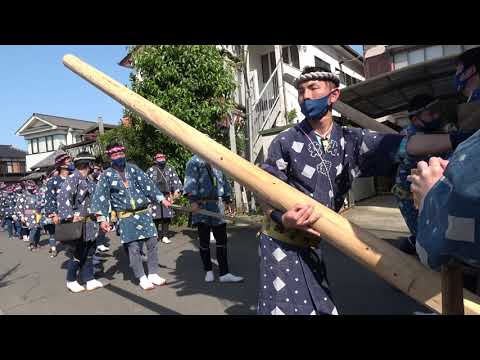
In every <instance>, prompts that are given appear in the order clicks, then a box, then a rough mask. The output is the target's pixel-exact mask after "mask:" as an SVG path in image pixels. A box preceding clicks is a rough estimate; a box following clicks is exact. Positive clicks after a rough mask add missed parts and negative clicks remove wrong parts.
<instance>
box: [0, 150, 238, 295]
mask: <svg viewBox="0 0 480 360" xmlns="http://www.w3.org/2000/svg"><path fill="white" fill-rule="evenodd" d="M106 153H107V154H108V156H109V157H110V160H111V164H109V165H107V166H105V168H103V167H102V166H101V165H100V164H98V163H96V158H95V157H94V156H93V155H92V154H90V153H88V152H82V153H80V154H78V155H77V156H76V157H75V158H73V159H72V157H70V156H69V155H68V154H67V153H62V154H60V155H58V156H57V157H56V158H55V166H54V169H53V171H52V172H51V173H50V174H49V175H48V176H42V177H40V178H38V179H37V180H35V181H32V180H29V181H22V182H20V183H17V184H11V185H8V186H7V185H5V184H0V216H1V218H2V220H1V221H2V222H1V228H2V230H4V231H5V230H6V231H7V232H8V238H9V239H19V240H23V241H24V242H28V247H27V249H28V250H29V251H38V250H39V249H40V245H39V244H40V237H41V235H42V232H43V233H45V234H48V235H49V240H48V243H49V254H50V257H52V258H53V257H56V256H57V254H58V247H60V248H62V249H64V250H65V253H66V254H67V256H68V257H69V261H68V266H67V274H66V280H67V281H66V286H67V289H68V290H70V291H71V292H73V293H78V292H82V291H85V290H87V291H92V290H95V289H98V288H101V287H103V284H102V283H101V282H100V281H98V280H97V279H95V265H96V264H99V263H100V262H101V258H100V257H98V256H96V255H95V254H96V252H97V251H98V252H106V251H109V248H108V247H107V246H106V234H108V233H109V232H110V231H116V233H117V235H118V236H119V237H120V241H121V244H122V245H123V248H124V250H125V252H126V254H127V256H128V258H129V262H130V266H131V268H132V271H133V273H134V275H135V277H136V278H137V279H138V281H139V285H140V287H141V288H142V289H144V290H151V289H153V288H154V287H155V286H162V285H165V284H166V283H167V281H166V279H164V278H162V277H160V276H159V274H158V273H159V265H158V246H157V243H158V242H159V241H162V242H163V243H165V244H169V243H171V240H170V239H169V238H168V235H169V224H170V223H171V221H172V218H173V217H174V211H173V210H172V208H171V205H172V203H173V202H174V201H175V200H176V199H178V198H179V197H180V196H182V194H183V185H182V181H181V180H180V179H179V177H178V175H177V172H176V171H175V169H174V168H173V167H172V166H171V165H169V164H167V162H166V156H165V155H164V154H161V153H158V154H156V155H155V157H154V165H153V166H151V167H150V168H149V169H148V170H147V171H146V172H144V171H142V170H141V169H140V168H139V167H138V166H136V165H134V164H133V163H130V162H127V161H126V155H125V147H124V146H122V145H120V144H117V143H115V144H111V145H109V146H108V147H107V151H106ZM192 161H193V162H194V163H195V171H196V172H195V173H191V171H189V170H188V171H187V177H186V180H185V183H186V184H187V187H189V188H190V189H191V192H190V194H187V195H190V196H192V198H195V196H196V195H197V191H198V194H199V195H201V196H202V198H201V199H200V198H199V199H198V200H197V202H198V204H195V205H196V206H197V207H196V208H200V207H205V208H206V209H209V210H213V211H217V212H219V211H220V210H219V209H220V208H221V209H223V208H224V206H223V205H220V204H218V203H219V202H221V203H222V204H223V202H224V201H225V202H227V203H230V186H229V184H228V181H227V180H226V178H225V176H224V175H223V173H222V172H221V171H219V170H217V169H212V168H211V166H210V165H209V164H207V163H206V162H204V161H202V160H201V159H199V158H198V157H196V156H194V157H193V158H192ZM190 163H191V162H189V164H190ZM187 168H188V166H187ZM203 168H208V169H207V170H205V173H206V174H208V177H207V178H206V177H205V174H204V173H203V172H202V169H203ZM205 182H208V184H207V183H205ZM203 183H205V184H203ZM212 184H221V189H220V188H219V187H218V186H212ZM197 185H198V186H200V187H199V188H198V190H197V189H196V188H195V187H196V186H197ZM215 199H216V201H215ZM207 203H208V204H207ZM195 205H194V208H195ZM192 223H193V224H194V225H198V226H199V238H200V243H201V244H202V246H201V250H200V253H201V257H200V258H201V260H202V261H203V265H204V269H205V271H206V281H209V282H211V281H213V280H214V275H213V270H212V262H211V258H210V249H209V247H210V240H211V237H213V238H214V239H215V240H216V243H217V257H218V261H219V264H220V276H219V280H220V282H241V281H242V280H243V278H242V277H239V276H235V275H233V274H231V273H230V272H229V271H228V262H227V249H226V242H227V234H226V224H225V222H224V221H223V220H221V219H214V220H212V219H210V218H208V217H205V216H202V215H193V217H192ZM66 224H77V225H79V224H80V225H79V226H80V227H81V230H80V231H81V235H80V236H79V237H78V238H76V237H74V236H75V235H74V234H75V232H74V231H72V237H71V238H69V237H68V232H69V231H71V229H70V228H65V225H66ZM62 229H63V230H62ZM65 229H66V230H65ZM56 231H57V236H60V231H62V234H63V235H62V240H61V241H60V243H59V241H57V239H56V236H55V234H56ZM65 231H66V232H67V238H65V234H64V233H65ZM207 247H208V249H207ZM144 262H146V263H147V269H148V274H146V273H145V270H144V266H143V263H144ZM82 284H83V285H82Z"/></svg>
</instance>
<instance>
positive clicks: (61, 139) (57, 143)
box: [53, 135, 67, 150]
mask: <svg viewBox="0 0 480 360" xmlns="http://www.w3.org/2000/svg"><path fill="white" fill-rule="evenodd" d="M66 143H67V136H66V135H55V136H54V142H53V144H54V147H55V150H58V149H59V148H60V147H61V146H62V145H65V144H66Z"/></svg>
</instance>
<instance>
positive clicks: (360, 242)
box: [63, 55, 480, 314]
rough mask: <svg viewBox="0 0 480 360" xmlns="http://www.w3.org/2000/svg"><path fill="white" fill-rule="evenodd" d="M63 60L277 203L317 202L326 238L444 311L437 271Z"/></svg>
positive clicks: (74, 61)
mask: <svg viewBox="0 0 480 360" xmlns="http://www.w3.org/2000/svg"><path fill="white" fill-rule="evenodd" d="M63 63H64V64H65V66H67V67H68V68H69V69H70V70H72V71H73V72H75V73H76V74H78V75H79V76H81V77H82V78H84V79H85V80H87V81H88V82H90V83H91V84H93V85H94V86H96V87H97V88H98V89H100V90H101V91H103V92H105V93H106V94H108V95H109V96H111V97H112V98H114V99H115V100H117V101H118V102H120V103H121V104H123V105H124V106H125V107H127V108H128V109H130V110H132V111H134V112H136V113H137V114H138V115H140V116H141V117H142V118H143V119H145V120H146V121H148V122H149V123H151V124H152V125H154V126H156V127H158V128H159V129H160V130H162V132H163V133H165V134H166V135H168V136H171V137H172V138H174V139H175V140H176V141H178V142H179V143H180V144H182V145H183V146H185V147H186V148H188V149H189V150H190V151H192V152H193V153H196V154H198V155H200V156H201V157H202V158H204V159H206V160H207V161H208V162H210V163H212V164H213V165H215V166H216V167H218V168H219V169H222V170H223V171H225V172H226V173H227V174H228V175H230V176H231V177H233V178H234V179H235V180H237V181H238V182H239V183H241V184H243V185H244V186H246V187H248V188H249V189H250V190H252V191H253V192H255V193H257V194H258V195H259V196H261V197H262V198H263V199H265V200H266V201H267V202H268V203H270V204H272V205H273V206H275V207H276V208H279V209H285V210H286V209H290V208H292V207H293V206H294V205H295V204H298V203H304V204H311V205H313V206H314V208H315V211H316V212H317V213H318V214H319V215H320V219H319V220H318V221H317V222H316V223H315V224H313V226H312V227H313V228H314V229H316V230H317V231H319V232H320V233H321V234H322V238H324V239H325V240H327V241H328V242H329V243H331V244H332V245H333V246H335V247H336V248H338V249H339V250H340V251H342V252H343V253H344V254H346V255H347V256H350V257H351V258H353V259H355V260H357V261H358V262H359V263H361V264H362V265H364V266H366V267H367V268H368V269H370V270H371V271H373V272H375V273H376V274H377V275H379V276H380V277H382V278H383V279H384V280H386V281H387V282H389V283H390V284H392V285H393V286H395V287H396V288H398V289H400V290H401V291H403V292H404V293H405V294H407V295H409V296H411V297H412V298H414V299H416V300H417V301H418V302H419V303H421V304H424V305H426V306H428V307H429V308H431V309H433V310H435V311H437V312H441V309H442V297H441V277H440V274H439V273H435V272H433V271H430V270H428V269H426V268H425V267H424V266H422V264H420V263H419V262H418V261H417V260H416V259H415V258H413V257H411V256H409V255H406V254H404V253H403V252H401V251H400V250H398V249H396V248H395V247H393V246H392V245H390V244H388V243H386V242H385V241H383V240H381V239H379V238H377V237H376V236H374V235H373V234H371V233H369V232H367V231H365V230H362V229H361V228H359V227H358V226H356V225H354V224H352V223H350V222H349V221H348V220H347V219H345V218H343V217H342V216H340V215H338V214H337V213H335V212H334V211H332V210H330V209H328V208H327V207H325V206H323V205H321V204H320V203H318V202H317V201H315V200H313V199H312V198H310V197H309V196H307V195H305V194H303V193H302V192H300V191H298V190H296V189H295V188H293V187H291V186H289V185H288V184H286V183H285V182H283V181H281V180H279V179H277V178H276V177H274V176H272V175H270V174H268V173H267V172H265V171H263V170H262V169H260V168H259V167H257V166H255V165H253V164H251V163H250V162H248V161H247V160H245V159H243V158H242V157H240V156H238V155H236V154H234V153H232V152H231V151H230V150H228V149H227V148H226V147H224V146H222V145H220V144H218V143H217V142H215V141H214V140H212V139H210V138H209V137H208V136H206V135H205V134H202V133H201V132H199V131H198V130H196V129H194V128H193V127H191V126H190V125H188V124H186V123H184V122H182V121H181V120H179V119H177V118H176V117H175V116H173V115H171V114H169V113H168V112H166V111H165V110H163V109H161V108H159V107H158V106H156V105H155V104H153V103H151V102H150V101H148V100H146V99H144V98H143V97H141V96H140V95H138V94H136V93H135V92H133V91H131V90H130V89H128V88H126V87H125V86H123V85H122V84H120V83H119V82H117V81H115V80H113V79H112V78H110V77H108V76H107V75H105V74H103V73H102V72H100V71H98V70H97V69H95V68H93V67H92V66H90V65H88V64H86V63H85V62H83V61H82V60H80V59H79V58H77V57H75V56H73V55H65V57H64V58H63ZM464 297H465V299H464V303H465V313H466V314H480V305H479V303H480V299H479V298H478V297H476V296H475V295H474V294H472V293H470V292H468V291H464Z"/></svg>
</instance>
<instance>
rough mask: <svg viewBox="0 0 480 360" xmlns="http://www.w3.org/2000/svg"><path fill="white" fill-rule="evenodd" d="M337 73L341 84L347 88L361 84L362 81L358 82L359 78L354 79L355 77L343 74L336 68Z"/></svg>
mask: <svg viewBox="0 0 480 360" xmlns="http://www.w3.org/2000/svg"><path fill="white" fill-rule="evenodd" d="M335 73H336V74H337V76H338V77H339V78H340V83H341V84H343V85H345V86H349V85H354V84H356V83H358V82H360V80H358V79H357V78H354V77H353V76H350V75H348V74H347V73H345V72H343V71H342V70H340V69H337V68H335Z"/></svg>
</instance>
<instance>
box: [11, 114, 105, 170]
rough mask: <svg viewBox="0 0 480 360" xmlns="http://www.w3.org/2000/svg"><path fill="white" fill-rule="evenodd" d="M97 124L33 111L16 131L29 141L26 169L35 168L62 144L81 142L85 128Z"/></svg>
mask: <svg viewBox="0 0 480 360" xmlns="http://www.w3.org/2000/svg"><path fill="white" fill-rule="evenodd" d="M96 125H97V122H94V121H85V120H78V119H71V118H65V117H60V116H52V115H45V114H38V113H33V114H32V116H31V117H29V118H28V119H27V120H26V121H25V122H24V123H23V125H22V126H21V127H20V128H19V129H18V130H17V131H16V133H15V134H16V135H19V136H23V137H24V138H25V140H26V141H27V156H26V170H27V171H31V170H33V169H35V165H36V164H38V163H39V162H40V161H42V160H45V159H46V158H47V157H48V156H50V155H52V154H53V153H54V152H55V151H56V150H58V149H59V148H60V147H61V146H64V145H72V144H76V143H79V142H81V141H82V140H83V137H82V135H83V134H84V132H85V130H88V129H89V128H91V127H92V126H96Z"/></svg>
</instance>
